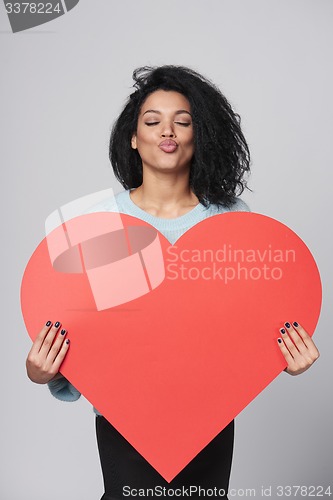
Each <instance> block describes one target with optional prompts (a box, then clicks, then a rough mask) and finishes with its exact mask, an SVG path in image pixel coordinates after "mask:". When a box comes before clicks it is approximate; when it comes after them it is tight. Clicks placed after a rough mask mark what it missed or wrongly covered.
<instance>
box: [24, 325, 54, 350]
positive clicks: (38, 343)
mask: <svg viewBox="0 0 333 500" xmlns="http://www.w3.org/2000/svg"><path fill="white" fill-rule="evenodd" d="M51 326H52V322H51V321H47V322H46V323H45V325H44V326H43V328H42V329H41V331H40V332H39V334H38V335H37V337H36V339H35V341H34V343H33V344H32V347H31V349H30V353H29V354H37V353H38V352H39V351H40V348H41V346H42V344H43V342H44V339H45V337H46V335H47V334H48V332H49V330H50V328H51Z"/></svg>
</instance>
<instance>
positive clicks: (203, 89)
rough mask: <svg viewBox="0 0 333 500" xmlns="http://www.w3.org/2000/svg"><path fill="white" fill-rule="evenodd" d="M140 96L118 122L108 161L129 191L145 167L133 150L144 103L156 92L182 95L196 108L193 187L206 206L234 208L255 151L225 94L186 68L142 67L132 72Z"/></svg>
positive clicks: (131, 98) (134, 96) (130, 100)
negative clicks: (250, 145)
mask: <svg viewBox="0 0 333 500" xmlns="http://www.w3.org/2000/svg"><path fill="white" fill-rule="evenodd" d="M133 80H134V81H135V83H134V85H133V87H134V88H135V91H134V92H133V93H132V94H131V95H130V96H129V98H128V101H127V103H126V105H125V107H124V109H123V111H122V112H121V114H120V115H119V117H118V119H117V121H116V122H115V124H114V126H113V128H112V133H111V138H110V145H109V157H110V161H111V165H112V168H113V171H114V173H115V176H116V178H117V179H118V180H119V181H120V183H121V184H122V185H123V187H124V188H125V189H131V188H136V187H138V186H140V185H141V184H142V162H141V158H140V156H139V153H138V151H137V150H136V149H132V147H131V139H132V136H133V134H135V132H136V128H137V122H138V116H139V113H140V109H141V107H142V104H143V103H144V101H145V99H146V98H147V97H148V96H149V95H150V94H151V93H152V92H155V91H156V90H160V89H161V90H167V91H168V90H173V91H176V92H179V93H181V94H183V95H184V96H185V97H186V98H187V99H188V101H189V103H190V106H191V114H192V119H193V132H194V156H193V159H192V163H191V168H190V176H189V182H190V187H191V189H192V190H193V192H194V193H195V195H196V196H197V198H198V199H199V201H200V203H202V204H203V205H204V206H206V207H207V206H208V205H209V204H211V203H212V204H216V205H224V206H230V205H232V204H233V203H234V202H235V198H236V196H237V195H239V194H241V193H242V192H243V191H244V188H245V187H247V186H246V180H245V178H244V177H245V175H244V174H245V173H246V172H249V171H250V152H249V148H248V145H247V143H246V141H245V138H244V135H243V133H242V130H241V127H240V116H239V115H238V114H237V113H235V112H234V111H233V109H232V107H231V105H230V104H229V102H228V101H227V99H226V98H225V97H224V95H223V94H222V92H221V91H220V90H219V89H218V88H217V87H216V86H215V85H214V84H213V83H212V82H211V81H209V80H208V79H206V78H205V77H203V76H202V75H200V74H199V73H197V72H196V71H194V70H192V69H190V68H187V67H184V66H171V65H168V66H160V67H147V66H145V67H141V68H138V69H136V70H135V71H134V72H133Z"/></svg>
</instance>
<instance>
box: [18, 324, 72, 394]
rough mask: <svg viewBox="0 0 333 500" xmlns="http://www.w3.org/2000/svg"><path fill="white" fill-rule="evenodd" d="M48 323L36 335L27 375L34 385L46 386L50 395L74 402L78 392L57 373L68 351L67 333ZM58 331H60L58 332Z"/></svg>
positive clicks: (28, 362)
mask: <svg viewBox="0 0 333 500" xmlns="http://www.w3.org/2000/svg"><path fill="white" fill-rule="evenodd" d="M60 326H61V325H60V323H59V322H58V321H57V322H56V323H55V324H54V325H52V323H51V321H48V322H47V323H46V324H45V325H44V326H43V328H42V329H41V331H40V333H39V334H38V336H37V338H36V340H35V342H34V343H33V345H32V348H31V350H30V352H29V354H28V357H27V361H26V368H27V375H28V377H29V378H30V380H32V382H35V383H36V384H48V386H49V389H50V391H51V394H52V395H53V396H55V397H56V398H58V399H61V400H63V401H76V400H77V399H79V397H80V395H81V394H80V393H79V391H77V390H76V389H75V387H74V386H73V385H72V384H70V383H69V382H68V380H67V379H66V378H65V377H63V375H61V373H60V372H59V369H60V366H61V364H62V362H63V360H64V359H65V356H66V354H67V352H68V349H69V345H70V342H69V339H66V334H67V331H66V330H65V329H63V328H62V329H61V330H60ZM59 330H60V331H59Z"/></svg>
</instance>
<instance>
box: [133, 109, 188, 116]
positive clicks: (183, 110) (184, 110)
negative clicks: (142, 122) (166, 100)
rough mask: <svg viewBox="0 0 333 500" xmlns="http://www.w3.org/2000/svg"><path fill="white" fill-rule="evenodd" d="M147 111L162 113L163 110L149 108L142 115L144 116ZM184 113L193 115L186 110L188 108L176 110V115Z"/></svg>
mask: <svg viewBox="0 0 333 500" xmlns="http://www.w3.org/2000/svg"><path fill="white" fill-rule="evenodd" d="M146 113H157V114H158V115H160V114H161V111H158V110H157V109H147V111H145V112H144V113H143V115H142V116H144V115H145V114H146ZM183 113H186V114H187V115H190V116H192V115H191V113H190V112H189V111H186V109H179V110H178V111H176V113H175V115H182V114H183Z"/></svg>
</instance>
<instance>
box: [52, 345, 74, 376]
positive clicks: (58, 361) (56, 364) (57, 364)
mask: <svg viewBox="0 0 333 500" xmlns="http://www.w3.org/2000/svg"><path fill="white" fill-rule="evenodd" d="M69 346H70V340H69V339H66V340H64V341H63V343H62V346H61V349H60V350H59V351H58V354H57V357H56V358H55V360H54V363H53V370H54V371H55V372H56V373H58V371H59V370H60V367H61V364H62V362H63V360H64V359H65V356H66V354H67V352H68V349H69Z"/></svg>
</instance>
